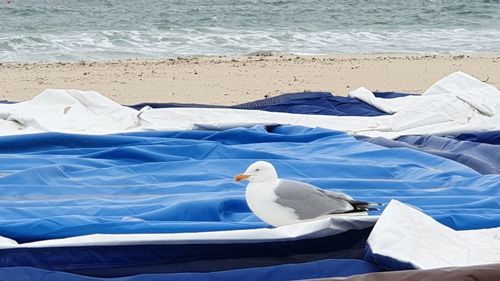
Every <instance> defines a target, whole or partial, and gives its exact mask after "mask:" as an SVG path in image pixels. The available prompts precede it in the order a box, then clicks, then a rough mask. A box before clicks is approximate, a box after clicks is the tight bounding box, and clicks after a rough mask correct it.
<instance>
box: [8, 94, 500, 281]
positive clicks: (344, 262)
mask: <svg viewBox="0 0 500 281" xmlns="http://www.w3.org/2000/svg"><path fill="white" fill-rule="evenodd" d="M305 95H308V96H305ZM399 95H400V94H397V93H395V94H394V95H392V94H390V93H389V94H388V93H385V94H382V96H384V97H386V98H392V97H397V96H399ZM171 106H177V105H175V104H163V105H161V104H160V105H157V106H156V107H171ZM179 106H185V105H179ZM191 106H196V105H191ZM239 108H247V109H261V110H268V111H280V112H291V113H305V114H330V115H359V116H374V115H381V114H385V113H383V112H380V111H379V110H378V109H376V108H374V107H372V106H369V105H367V104H364V103H362V102H361V101H358V100H356V99H351V98H339V97H333V96H331V95H329V94H328V93H313V94H289V95H284V96H281V97H279V98H274V99H273V98H271V99H267V100H262V101H256V102H253V103H249V104H244V105H239ZM364 140H365V141H367V139H364ZM499 140H500V133H499V132H485V133H475V134H461V135H458V136H451V137H450V136H448V137H436V136H434V137H429V136H407V137H402V138H400V139H398V140H396V141H389V140H385V139H370V140H368V141H371V142H375V143H378V144H381V145H383V146H386V147H388V148H384V147H381V146H378V145H373V144H370V143H368V142H365V141H358V140H356V139H354V138H352V137H350V136H348V135H346V134H344V133H341V132H335V131H330V130H324V129H310V128H303V127H297V126H276V127H267V128H266V127H261V126H257V127H254V128H250V129H244V128H235V129H230V130H225V131H190V132H145V133H133V134H123V135H108V136H87V135H67V134H59V133H46V134H36V135H24V136H22V135H21V136H8V137H2V138H0V176H1V177H0V190H1V192H2V198H0V217H1V218H2V227H1V228H0V235H2V236H6V237H10V238H13V239H15V240H17V241H18V242H29V241H36V240H43V239H50V238H63V237H69V236H76V235H83V234H90V233H159V232H167V233H173V232H199V231H210V230H232V229H249V228H260V227H269V226H268V225H266V224H265V223H263V222H261V221H260V220H259V219H258V218H256V217H255V216H254V215H252V214H251V212H250V211H249V209H248V207H247V205H246V203H245V199H244V185H241V184H237V183H235V182H233V180H232V176H233V175H234V174H236V173H239V172H242V171H244V170H245V168H246V167H247V166H248V165H249V164H250V163H252V162H253V161H256V160H267V161H270V162H272V163H273V164H274V165H275V166H276V167H277V169H278V173H279V174H280V176H282V177H285V178H291V179H296V180H302V181H306V182H310V183H312V184H315V185H318V186H320V187H322V188H325V189H335V190H339V191H342V192H345V193H347V194H349V195H351V196H353V197H355V198H358V199H361V200H370V201H377V202H381V203H387V202H388V201H389V200H390V199H398V200H400V201H402V202H404V203H407V204H411V205H414V206H416V207H418V208H420V209H421V210H422V211H423V212H425V213H427V214H429V215H431V216H433V217H434V218H435V219H437V220H438V221H440V222H441V223H444V224H445V225H448V226H450V227H452V228H454V229H477V228H486V227H496V226H500V208H499V207H500V200H499V199H498V195H499V193H500V176H498V175H493V174H492V175H481V174H480V173H483V174H486V173H498V167H499V166H500V165H499V164H498V159H499V158H498V153H499V152H498V151H499V149H498V145H499ZM402 146H403V147H402ZM410 148H411V149H410ZM431 154H435V155H438V156H440V157H438V156H434V155H431ZM445 158H448V159H451V160H454V161H450V160H448V159H445ZM495 161H496V162H495ZM467 166H469V167H467ZM311 167H314V168H311ZM471 168H472V169H471ZM474 170H476V171H474ZM478 172H480V173H478ZM380 211H382V209H381V210H380ZM380 211H374V212H371V214H379V213H380ZM368 233H369V230H360V231H352V232H349V233H348V234H349V239H347V240H342V239H344V238H342V236H341V235H340V236H334V237H326V238H323V239H326V240H328V239H330V240H332V241H331V242H330V243H325V241H324V240H321V239H320V240H317V239H316V240H311V241H299V242H287V243H282V244H280V243H270V244H269V245H264V244H262V243H261V244H253V245H250V246H249V245H247V246H248V249H246V250H243V251H241V247H242V245H219V246H215V248H214V246H208V245H192V246H186V245H180V246H181V247H176V246H173V245H167V246H165V245H162V246H160V245H146V246H125V247H77V248H39V249H12V250H0V255H1V256H2V257H3V259H2V261H3V262H2V264H1V265H0V266H3V268H1V269H0V279H1V278H2V277H5V278H6V277H9V276H20V277H21V276H22V277H26V278H31V279H32V280H43V278H45V277H46V276H50V278H51V280H54V279H55V280H67V279H68V278H70V279H72V280H97V279H86V277H84V275H88V276H100V277H102V276H106V277H114V276H126V275H136V274H140V273H149V274H147V275H136V276H134V277H130V278H126V277H123V278H120V279H117V280H198V279H200V278H202V279H206V278H212V279H217V280H234V279H241V280H245V278H249V280H255V279H259V278H261V277H262V278H261V279H266V280H287V279H297V278H315V277H332V276H348V275H352V274H359V273H365V272H373V271H378V270H379V268H378V267H376V266H374V265H372V264H370V263H367V262H365V261H362V260H359V259H360V258H361V257H362V254H361V252H362V250H364V243H365V240H366V237H367V235H368ZM333 241H335V242H338V241H343V242H342V243H341V245H343V246H342V247H338V244H336V243H333ZM297 243H298V244H297ZM324 245H329V246H328V247H326V246H324ZM311 249H312V250H311ZM165 253H168V254H165ZM200 253H202V254H201V255H200ZM200 256H201V257H204V259H203V261H202V262H201V260H200ZM331 258H335V259H334V260H329V259H331ZM292 263H293V264H292ZM295 263H299V264H295ZM23 266H24V267H23ZM40 268H42V269H40ZM44 269H45V270H44ZM62 271H67V272H72V273H75V274H80V275H78V276H76V275H70V273H66V272H62ZM207 271H208V272H207ZM212 271H217V272H212ZM193 272H198V273H193ZM203 272H205V273H203ZM287 274H288V275H287ZM57 278H59V279H57Z"/></svg>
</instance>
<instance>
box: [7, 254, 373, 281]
mask: <svg viewBox="0 0 500 281" xmlns="http://www.w3.org/2000/svg"><path fill="white" fill-rule="evenodd" d="M378 271H380V268H378V267H377V266H375V265H373V264H372V263H369V262H366V261H363V260H354V259H326V260H321V261H316V262H309V263H299V264H284V265H277V266H269V267H256V268H245V269H234V270H227V271H218V272H217V271H216V272H207V273H199V272H186V273H154V274H140V275H133V276H124V277H117V278H113V279H107V278H106V279H103V278H99V277H89V276H85V275H77V274H72V273H67V272H63V271H54V270H44V269H39V268H33V267H10V268H1V269H0V280H14V279H13V277H14V276H15V278H16V279H15V280H31V281H36V280H40V281H42V280H45V281H49V280H50V281H67V280H71V281H97V280H110V281H111V280H112V281H139V280H141V281H170V280H171V281H198V280H218V281H219V280H220V281H224V280H227V281H234V280H238V281H245V280H248V281H254V280H266V281H281V280H299V279H311V278H322V277H346V276H351V275H356V274H364V273H370V272H378Z"/></svg>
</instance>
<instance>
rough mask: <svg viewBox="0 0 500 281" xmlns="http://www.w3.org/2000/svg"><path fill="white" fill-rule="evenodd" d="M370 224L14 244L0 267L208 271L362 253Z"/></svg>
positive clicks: (102, 272)
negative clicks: (266, 236) (111, 242)
mask: <svg viewBox="0 0 500 281" xmlns="http://www.w3.org/2000/svg"><path fill="white" fill-rule="evenodd" d="M370 231H371V228H367V229H363V230H351V231H348V232H345V233H341V234H337V235H333V236H327V237H323V238H316V239H302V240H296V241H277V242H264V243H261V242H259V243H239V244H234V243H233V244H230V243H218V244H174V245H154V244H151V245H129V246H127V245H125V246H100V247H96V246H93V247H88V246H86V247H52V248H15V249H2V250H0V257H1V259H0V261H1V262H0V267H14V266H29V267H37V268H43V269H48V270H57V271H66V272H73V273H77V274H83V275H88V276H99V277H116V276H127V275H136V274H144V273H173V272H212V271H221V270H230V269H238V268H248V267H262V266H272V265H279V264H286V263H303V262H310V261H317V260H322V259H333V258H335V259H361V258H363V252H364V247H365V244H366V239H367V237H368V235H369V234H370Z"/></svg>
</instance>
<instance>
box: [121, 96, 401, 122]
mask: <svg viewBox="0 0 500 281" xmlns="http://www.w3.org/2000/svg"><path fill="white" fill-rule="evenodd" d="M374 94H375V95H376V96H377V97H382V98H397V97H403V96H407V95H408V94H404V93H397V92H378V93H374ZM144 106H151V107H153V108H168V107H204V108H216V107H218V108H236V109H252V110H264V111H271V112H287V113H300V114H321V115H336V116H379V115H385V114H387V113H385V112H383V111H381V110H379V109H377V108H375V107H373V106H371V105H369V104H367V103H365V102H362V101H360V100H358V99H356V98H350V97H340V96H334V95H332V94H331V93H329V92H303V93H290V94H283V95H279V96H276V97H270V98H267V99H262V100H256V101H252V102H248V103H244V104H239V105H233V106H214V105H205V104H180V103H141V104H136V105H132V106H130V107H132V108H134V109H137V110H139V109H141V108H143V107H144Z"/></svg>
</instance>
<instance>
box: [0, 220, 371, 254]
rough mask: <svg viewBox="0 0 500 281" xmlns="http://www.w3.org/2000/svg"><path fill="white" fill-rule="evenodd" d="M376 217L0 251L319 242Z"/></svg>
mask: <svg viewBox="0 0 500 281" xmlns="http://www.w3.org/2000/svg"><path fill="white" fill-rule="evenodd" d="M377 218H378V217H377V216H332V217H326V218H322V219H318V220H312V221H308V222H304V223H299V224H294V225H287V226H282V227H278V228H259V229H248V230H247V229H245V230H231V231H211V232H193V233H159V234H149V233H144V234H92V235H84V236H75V237H69V238H62V239H52V240H43V241H37V242H31V243H24V244H18V243H17V242H16V241H14V240H12V239H9V238H6V237H2V236H0V249H8V248H43V247H72V246H112V245H150V244H153V243H154V244H157V245H159V244H200V243H203V244H212V243H213V244H218V243H255V242H271V241H286V240H299V239H313V238H321V237H326V236H329V235H335V234H339V233H342V232H345V231H348V230H351V229H364V228H367V227H371V226H373V224H374V223H375V222H376V221H377Z"/></svg>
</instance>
